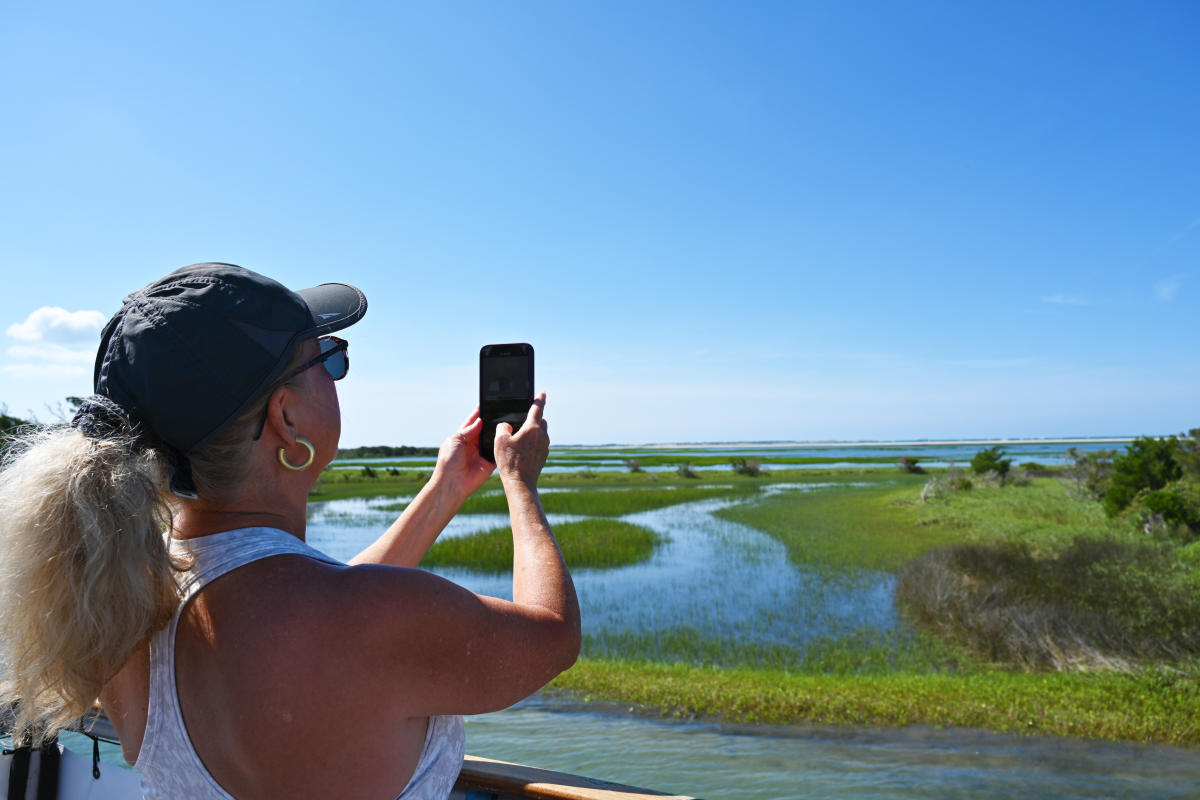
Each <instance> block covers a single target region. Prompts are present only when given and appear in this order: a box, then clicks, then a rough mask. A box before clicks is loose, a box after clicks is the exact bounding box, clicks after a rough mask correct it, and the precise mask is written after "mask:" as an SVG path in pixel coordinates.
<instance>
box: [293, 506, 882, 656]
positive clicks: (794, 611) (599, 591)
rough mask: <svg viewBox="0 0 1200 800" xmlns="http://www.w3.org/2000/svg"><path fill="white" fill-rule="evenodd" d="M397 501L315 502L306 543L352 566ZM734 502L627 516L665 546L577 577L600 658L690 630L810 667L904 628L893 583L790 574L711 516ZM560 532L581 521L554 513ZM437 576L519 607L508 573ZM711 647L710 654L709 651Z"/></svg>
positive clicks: (450, 532)
mask: <svg viewBox="0 0 1200 800" xmlns="http://www.w3.org/2000/svg"><path fill="white" fill-rule="evenodd" d="M831 485H833V484H775V485H772V486H769V488H768V489H767V490H766V493H777V492H781V491H813V490H814V489H815V490H819V489H820V488H822V487H826V486H831ZM396 502H397V500H396V498H372V499H369V500H363V499H354V500H333V501H329V502H327V503H324V504H320V505H318V504H313V508H312V510H311V511H310V514H309V522H308V541H309V543H310V544H312V545H313V546H314V547H316V548H317V549H318V550H321V551H322V552H325V553H327V554H329V555H331V556H333V557H334V558H338V559H341V560H343V561H344V560H348V559H349V558H351V557H353V556H354V555H355V554H356V553H358V552H359V551H361V550H362V549H363V548H365V547H366V546H367V545H368V544H370V543H371V542H372V541H374V538H375V537H376V536H378V534H379V532H380V531H381V530H382V529H384V528H386V527H387V525H388V524H390V523H391V520H392V519H393V517H394V515H395V513H396V512H395V511H394V510H387V509H385V508H384V507H387V506H392V507H394V506H395V504H396ZM733 502H736V501H732V500H725V499H717V500H701V501H696V502H691V503H681V504H679V505H674V506H668V507H666V508H660V509H655V510H652V511H645V512H640V513H636V514H628V515H626V516H623V517H621V518H620V519H622V520H623V521H626V522H631V523H634V524H637V525H641V526H644V527H646V528H649V529H651V530H653V531H655V532H656V533H658V534H660V535H661V536H662V537H663V538H664V540H665V541H664V543H663V544H662V545H660V546H659V547H658V548H656V550H655V552H654V555H653V556H652V557H651V558H650V560H649V561H646V562H644V563H641V564H635V565H633V566H628V567H622V568H619V569H611V570H576V571H574V572H573V578H574V581H575V588H576V591H577V592H578V595H579V603H580V610H581V613H582V616H583V621H584V623H583V624H584V633H585V634H586V635H589V636H591V637H593V638H594V639H595V640H596V642H597V646H599V647H600V648H601V652H607V650H606V649H605V647H606V646H605V642H606V641H608V640H609V639H610V638H611V637H613V636H614V635H615V636H622V635H628V634H635V635H637V636H639V637H643V638H647V639H650V638H653V637H654V636H655V635H656V634H658V633H661V632H665V631H671V630H674V629H676V628H679V627H680V626H684V627H686V628H688V629H689V630H690V631H691V634H690V637H691V638H693V639H694V640H696V641H699V642H709V643H714V642H717V643H719V642H728V641H730V640H731V639H732V638H736V640H737V643H738V644H739V645H749V646H767V647H773V648H784V649H786V650H788V651H791V652H792V653H794V662H796V663H798V662H799V660H800V659H801V658H802V657H803V654H804V652H805V649H806V645H807V644H809V643H810V642H812V641H813V640H816V639H821V638H824V637H838V636H845V635H849V634H853V633H861V632H863V631H872V632H876V633H887V632H890V631H892V630H894V629H895V628H896V627H897V626H898V625H899V624H900V623H899V619H898V615H897V612H896V607H895V602H894V600H893V593H894V590H895V582H896V579H895V576H893V575H891V574H888V573H884V572H872V571H863V572H860V573H857V574H855V575H854V576H853V577H846V576H841V575H830V574H827V573H820V572H817V571H815V570H806V569H802V568H799V567H797V566H795V565H794V564H792V563H791V562H790V561H789V560H788V558H787V553H786V551H785V549H784V547H783V545H782V544H780V543H779V542H778V541H776V540H775V539H773V538H772V537H770V536H768V535H766V534H765V533H763V532H761V531H759V530H757V529H755V528H751V527H748V526H746V525H740V524H738V523H734V522H729V521H726V520H723V519H720V518H718V517H715V516H713V512H714V511H716V510H718V509H721V508H725V507H728V506H729V505H731V504H732V503H733ZM549 518H550V523H551V524H552V525H556V524H561V523H563V522H568V521H573V520H577V519H583V517H579V516H571V515H566V514H551V515H549ZM507 524H508V516H507V515H505V514H461V515H459V516H458V517H456V518H455V520H454V521H453V522H451V524H450V526H448V527H447V530H446V532H445V533H443V536H463V535H467V534H470V533H476V532H479V531H483V530H488V529H491V528H495V527H502V526H505V525H507ZM433 571H434V572H437V573H438V574H440V575H442V576H444V577H446V578H448V579H450V580H453V581H454V582H456V583H458V584H460V585H463V586H466V587H467V588H468V589H470V590H471V591H473V592H477V593H479V594H486V595H491V596H493V597H503V598H505V599H511V598H512V577H511V576H510V575H487V574H480V573H477V572H472V571H469V570H465V569H455V568H439V569H435V570H433ZM710 649H711V648H710Z"/></svg>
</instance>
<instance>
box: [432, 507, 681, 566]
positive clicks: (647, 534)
mask: <svg viewBox="0 0 1200 800" xmlns="http://www.w3.org/2000/svg"><path fill="white" fill-rule="evenodd" d="M554 536H555V538H556V539H557V540H558V546H559V549H560V550H561V551H562V554H563V558H564V559H565V560H566V562H567V566H568V567H570V568H571V569H586V568H593V569H612V568H615V567H624V566H629V565H630V564H638V563H641V562H642V561H645V560H647V559H649V558H650V556H651V555H652V554H653V553H654V548H655V546H657V545H658V544H659V542H660V541H661V537H660V536H659V535H658V534H657V533H655V532H654V531H651V530H649V529H647V528H643V527H641V526H640V525H632V524H630V523H628V522H621V521H620V520H613V519H585V520H579V521H577V522H564V523H562V524H560V525H556V526H555V528H554ZM421 566H422V567H463V568H465V569H471V570H476V571H478V572H492V573H504V572H511V571H512V566H513V543H512V528H496V529H493V530H490V531H485V532H483V533H477V534H474V535H472V536H460V537H456V538H453V539H442V540H439V541H437V542H434V545H433V547H432V548H430V550H429V552H428V553H427V554H426V555H425V558H423V559H422V560H421Z"/></svg>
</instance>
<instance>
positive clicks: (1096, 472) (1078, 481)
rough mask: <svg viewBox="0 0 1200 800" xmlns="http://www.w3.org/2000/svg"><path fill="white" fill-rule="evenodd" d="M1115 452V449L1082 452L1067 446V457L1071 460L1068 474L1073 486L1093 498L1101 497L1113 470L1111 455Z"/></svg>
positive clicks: (1106, 488)
mask: <svg viewBox="0 0 1200 800" xmlns="http://www.w3.org/2000/svg"><path fill="white" fill-rule="evenodd" d="M1116 454H1117V451H1116V450H1096V451H1095V452H1092V453H1083V452H1080V451H1079V450H1078V449H1077V448H1074V447H1071V448H1068V449H1067V457H1068V458H1070V459H1071V462H1072V463H1071V466H1070V468H1069V469H1068V474H1069V475H1070V476H1071V478H1072V479H1073V480H1074V481H1075V488H1076V489H1078V490H1079V492H1080V493H1081V494H1083V495H1086V496H1088V497H1091V498H1092V499H1093V500H1099V499H1100V498H1101V497H1103V496H1104V493H1105V492H1106V491H1107V490H1108V480H1109V477H1110V476H1111V475H1112V471H1113V456H1115V455H1116Z"/></svg>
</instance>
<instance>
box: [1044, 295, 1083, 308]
mask: <svg viewBox="0 0 1200 800" xmlns="http://www.w3.org/2000/svg"><path fill="white" fill-rule="evenodd" d="M1040 299H1041V301H1042V302H1043V303H1050V304H1051V305H1056V306H1087V305H1091V303H1089V302H1088V301H1087V300H1084V299H1083V298H1082V297H1080V296H1079V295H1075V294H1064V293H1062V292H1059V293H1058V294H1052V295H1049V296H1047V297H1043V298H1040Z"/></svg>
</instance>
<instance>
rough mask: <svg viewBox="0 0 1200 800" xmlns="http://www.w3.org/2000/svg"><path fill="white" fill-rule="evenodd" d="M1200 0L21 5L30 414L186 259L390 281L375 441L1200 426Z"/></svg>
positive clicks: (347, 415) (7, 226)
mask: <svg viewBox="0 0 1200 800" xmlns="http://www.w3.org/2000/svg"><path fill="white" fill-rule="evenodd" d="M1198 41H1200V5H1197V4H1195V3H1191V2H1180V3H1165V2H1127V3H1107V2H1055V3H1046V2H1034V3H1022V2H1006V3H987V4H985V3H961V2H904V3H896V2H799V1H796V2H780V3H774V2H751V3H745V2H723V3H716V2H691V1H689V2H667V1H666V0H662V1H659V0H656V1H655V2H649V3H646V2H613V1H610V0H606V1H605V2H572V3H562V2H513V3H487V2H405V3H395V2H385V3H382V2H381V3H372V2H358V3H332V2H330V3H304V2H294V1H293V2H287V3H283V2H246V0H241V2H237V3H223V2H206V3H127V2H120V0H114V1H113V2H106V3H102V4H101V3H84V2H45V3H34V2H22V1H20V0H13V2H4V3H0V96H2V97H3V98H4V102H3V103H2V104H0V187H2V189H3V191H0V270H2V274H3V278H4V286H5V289H4V295H3V296H4V302H3V304H2V307H0V404H3V405H5V406H7V409H8V413H10V414H14V415H17V416H24V417H29V416H31V415H32V416H36V417H38V418H39V419H42V420H50V419H53V418H54V409H55V408H56V406H57V404H58V403H59V401H60V400H61V399H62V398H63V397H65V396H67V395H85V394H88V393H90V391H91V373H92V369H91V364H92V360H93V359H94V356H95V348H96V344H97V343H98V340H99V337H98V334H99V330H100V328H101V326H102V325H103V322H104V321H105V320H106V319H107V318H108V317H109V316H111V315H112V314H113V313H114V312H116V311H117V309H119V308H120V305H121V300H122V297H124V296H125V295H126V294H127V293H129V292H130V291H133V290H135V289H137V288H140V287H141V286H143V285H145V284H147V283H149V282H151V281H153V280H155V279H157V278H159V277H161V276H162V275H165V274H166V273H168V272H170V271H172V270H174V269H175V268H177V267H180V266H183V265H185V264H189V263H194V262H201V261H226V262H232V263H236V264H240V265H242V266H245V267H248V268H250V269H253V270H256V271H258V272H262V273H264V274H266V275H269V276H271V277H273V278H276V279H277V280H279V281H281V282H283V283H284V284H286V285H288V286H290V287H292V288H295V289H302V288H306V287H309V286H313V285H316V284H318V283H322V282H327V281H341V282H346V283H351V284H354V285H356V286H359V287H360V288H361V289H362V290H363V291H364V292H365V293H366V295H367V298H368V301H369V304H370V306H369V310H368V313H367V316H366V318H365V319H364V320H363V321H362V322H361V323H359V324H358V325H356V326H354V327H353V328H351V329H349V330H348V331H346V332H345V334H346V338H348V339H349V340H350V342H351V353H352V356H351V361H352V367H351V371H350V374H349V376H348V377H347V378H346V379H345V380H344V381H342V382H341V383H339V384H338V389H339V396H340V399H341V404H342V412H343V434H342V443H343V445H346V446H357V445H367V444H394V445H398V444H413V445H434V444H437V443H439V442H440V441H441V440H442V439H443V438H444V437H445V436H446V435H447V434H449V433H451V432H452V431H453V430H454V429H455V428H456V427H457V425H458V424H459V422H461V420H462V419H463V417H465V416H466V415H467V413H468V412H469V411H470V410H471V408H472V407H473V406H474V404H475V402H476V399H477V397H478V394H477V392H478V389H477V354H478V350H479V347H480V346H481V345H483V344H488V343H500V342H514V341H523V342H530V343H532V344H533V346H534V348H535V351H536V354H537V355H536V358H537V362H536V373H537V384H538V386H539V388H540V389H543V390H545V391H546V392H547V393H548V395H549V401H548V406H547V410H546V416H547V419H548V420H549V422H550V433H551V438H552V439H553V440H554V442H555V443H556V444H600V443H628V444H639V443H649V442H719V441H766V440H801V441H803V440H881V439H883V440H907V439H923V438H928V439H953V438H991V437H1039V436H1078V435H1094V436H1102V435H1143V434H1145V435H1164V434H1171V433H1177V432H1180V431H1182V430H1185V429H1187V428H1192V427H1197V426H1200V403H1198V400H1200V357H1198V356H1197V340H1198V338H1200V337H1198V336H1197V334H1200V322H1197V319H1198V315H1197V313H1196V312H1197V310H1198V309H1200V147H1198V146H1197V142H1200V103H1198V102H1197V92H1198V91H1200V47H1198V46H1197V42H1198Z"/></svg>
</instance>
